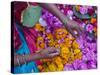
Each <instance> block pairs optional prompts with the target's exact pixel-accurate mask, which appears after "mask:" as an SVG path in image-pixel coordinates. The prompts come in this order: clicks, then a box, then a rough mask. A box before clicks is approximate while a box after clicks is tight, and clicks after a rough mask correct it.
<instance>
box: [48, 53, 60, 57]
mask: <svg viewBox="0 0 100 75" xmlns="http://www.w3.org/2000/svg"><path fill="white" fill-rule="evenodd" d="M57 55H59V53H58V52H56V53H51V54H49V56H50V57H54V56H57Z"/></svg>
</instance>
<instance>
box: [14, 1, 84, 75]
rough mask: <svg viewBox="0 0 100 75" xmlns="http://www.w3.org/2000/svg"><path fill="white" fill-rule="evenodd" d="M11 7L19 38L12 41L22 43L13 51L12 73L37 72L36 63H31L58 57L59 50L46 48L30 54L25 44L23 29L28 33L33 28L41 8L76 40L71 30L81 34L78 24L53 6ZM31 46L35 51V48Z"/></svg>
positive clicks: (30, 5)
mask: <svg viewBox="0 0 100 75" xmlns="http://www.w3.org/2000/svg"><path fill="white" fill-rule="evenodd" d="M13 6H14V28H15V30H16V31H17V34H18V36H19V38H20V39H18V38H16V37H14V40H15V41H16V40H21V41H22V44H21V47H20V48H17V49H15V51H14V52H15V53H14V73H29V72H38V69H37V66H36V63H35V62H33V61H36V60H39V59H43V58H52V57H54V56H57V55H59V53H60V52H59V49H55V48H53V47H52V48H46V49H44V50H41V51H39V52H37V53H34V52H32V53H31V52H30V51H31V50H30V49H29V46H28V44H27V42H26V40H27V39H26V37H25V35H24V33H25V31H24V30H23V29H26V31H27V30H28V31H27V32H29V31H30V30H29V29H31V28H32V27H34V25H35V24H36V23H37V22H38V20H39V17H40V12H41V7H42V8H44V9H46V10H48V11H49V12H50V13H52V14H53V15H55V16H56V17H57V18H58V19H59V20H60V21H61V22H62V23H63V25H64V26H65V27H66V29H67V30H68V31H69V32H70V33H71V34H72V35H73V37H75V38H77V36H76V35H75V34H74V32H73V29H75V30H76V31H77V32H78V34H79V35H80V34H81V33H82V29H81V28H80V27H79V25H78V23H77V22H75V21H73V20H70V19H69V18H67V17H66V16H65V15H64V14H63V13H61V12H60V10H59V9H58V8H57V7H56V5H54V4H46V3H39V4H36V3H26V2H14V3H13ZM34 37H35V36H34ZM33 43H34V42H32V44H33ZM34 44H35V43H34ZM17 45H18V43H17ZM32 46H33V47H34V50H35V49H36V48H35V46H34V45H32ZM32 49H33V48H32Z"/></svg>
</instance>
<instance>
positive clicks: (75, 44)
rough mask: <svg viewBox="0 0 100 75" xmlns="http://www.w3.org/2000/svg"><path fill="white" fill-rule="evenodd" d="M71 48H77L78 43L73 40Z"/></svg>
mask: <svg viewBox="0 0 100 75" xmlns="http://www.w3.org/2000/svg"><path fill="white" fill-rule="evenodd" d="M72 47H73V48H75V49H76V48H79V44H78V43H77V42H76V41H75V40H74V42H73V44H72Z"/></svg>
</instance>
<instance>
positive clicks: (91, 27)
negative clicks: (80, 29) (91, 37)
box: [86, 24, 93, 32]
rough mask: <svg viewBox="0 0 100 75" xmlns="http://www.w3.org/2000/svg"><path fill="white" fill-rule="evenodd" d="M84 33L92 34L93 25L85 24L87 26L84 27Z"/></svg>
mask: <svg viewBox="0 0 100 75" xmlns="http://www.w3.org/2000/svg"><path fill="white" fill-rule="evenodd" d="M86 31H88V32H92V31H93V25H91V24H87V26H86Z"/></svg>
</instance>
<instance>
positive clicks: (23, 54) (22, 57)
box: [22, 54, 26, 64]
mask: <svg viewBox="0 0 100 75" xmlns="http://www.w3.org/2000/svg"><path fill="white" fill-rule="evenodd" d="M22 56H23V57H22V59H23V61H24V64H26V59H25V55H24V54H23V55H22Z"/></svg>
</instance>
